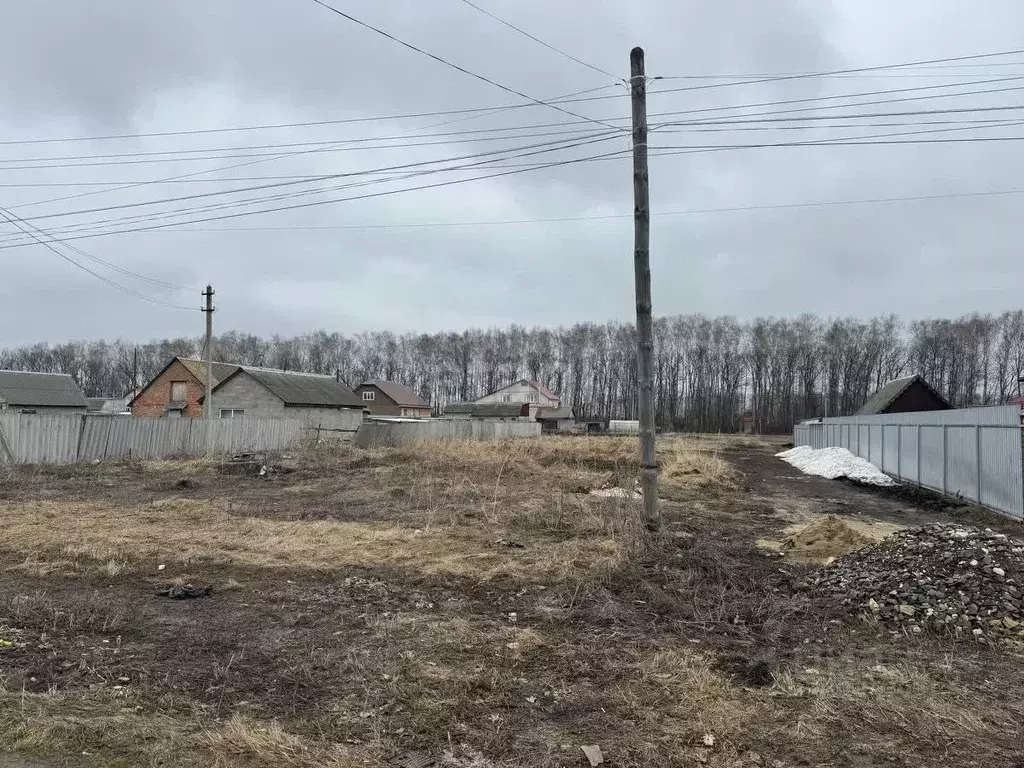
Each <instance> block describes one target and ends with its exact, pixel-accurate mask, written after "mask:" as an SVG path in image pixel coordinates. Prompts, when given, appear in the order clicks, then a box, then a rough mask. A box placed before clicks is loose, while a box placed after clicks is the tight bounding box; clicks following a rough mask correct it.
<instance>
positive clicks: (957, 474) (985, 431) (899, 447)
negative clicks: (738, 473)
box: [793, 406, 1024, 517]
mask: <svg viewBox="0 0 1024 768" xmlns="http://www.w3.org/2000/svg"><path fill="white" fill-rule="evenodd" d="M819 436H820V439H819ZM793 438H794V444H795V445H811V446H814V447H821V446H822V444H824V445H835V446H841V447H844V448H847V449H848V450H850V451H851V452H852V453H855V454H857V455H858V456H862V457H864V458H865V459H867V460H868V461H870V462H871V463H872V464H874V465H875V466H877V467H879V468H880V469H882V470H883V471H885V472H887V473H889V474H891V475H894V476H895V477H897V479H899V480H903V481H910V482H915V483H919V484H920V485H922V486H924V487H927V488H931V489H934V490H937V491H941V492H944V493H949V494H952V495H959V496H960V497H961V498H963V499H966V500H969V501H975V502H979V503H981V504H983V505H984V506H987V507H990V508H992V509H996V510H999V511H1001V512H1006V513H1009V514H1012V515H1014V516H1017V517H1021V516H1024V463H1022V447H1021V442H1022V427H1021V409H1020V408H1018V407H1017V406H997V407H992V408H964V409H960V410H950V411H924V412H917V413H895V414H883V415H880V416H847V417H843V418H826V419H824V420H823V423H822V424H801V425H799V426H798V427H797V428H796V429H794V432H793Z"/></svg>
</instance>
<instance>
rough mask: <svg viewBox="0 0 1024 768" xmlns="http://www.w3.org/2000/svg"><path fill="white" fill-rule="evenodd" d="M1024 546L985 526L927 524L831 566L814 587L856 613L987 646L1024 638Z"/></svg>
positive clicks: (1023, 543)
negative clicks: (991, 641) (995, 640)
mask: <svg viewBox="0 0 1024 768" xmlns="http://www.w3.org/2000/svg"><path fill="white" fill-rule="evenodd" d="M1022 583H1024V542H1022V541H1019V540H1017V539H1012V538H1010V537H1008V536H1006V535H1005V534H1002V533H995V532H993V531H992V530H990V529H988V528H986V529H985V530H980V529H978V528H969V527H964V526H959V525H928V526H925V527H923V528H909V529H906V530H903V531H899V532H897V533H894V534H892V535H891V536H889V537H888V538H886V539H884V540H883V541H881V542H879V543H878V544H876V545H874V546H871V547H868V548H865V549H860V550H857V551H855V552H851V553H849V554H847V555H844V556H843V557H841V558H839V559H838V560H836V561H835V562H833V563H832V564H830V565H828V566H826V567H825V568H823V569H822V570H821V571H819V572H818V575H817V576H816V577H814V578H813V579H812V581H811V585H812V587H813V588H814V589H815V590H816V591H817V592H818V593H819V594H822V595H824V596H826V597H828V598H830V599H831V600H833V601H834V602H835V604H837V605H840V606H842V607H843V608H845V609H846V610H847V611H849V612H850V613H852V614H857V615H862V616H875V617H877V618H878V619H879V620H881V621H885V622H888V623H891V624H897V625H900V626H903V627H905V628H907V629H908V630H909V631H911V632H914V633H920V632H922V631H925V630H930V631H940V632H945V633H948V634H951V635H954V636H956V637H965V638H974V639H977V640H979V641H986V640H988V639H990V638H1004V637H1008V636H1009V637H1015V638H1018V639H1024V589H1022V586H1021V585H1022Z"/></svg>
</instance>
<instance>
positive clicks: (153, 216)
mask: <svg viewBox="0 0 1024 768" xmlns="http://www.w3.org/2000/svg"><path fill="white" fill-rule="evenodd" d="M610 138H613V137H611V136H607V135H605V136H599V137H595V138H591V139H587V140H583V141H578V142H576V143H575V144H569V145H565V146H555V147H549V146H545V147H544V148H541V149H535V150H533V151H530V152H520V153H519V154H518V155H514V156H513V158H516V157H528V156H532V155H538V154H544V153H547V152H552V151H560V150H564V149H574V148H576V147H580V146H585V145H588V144H594V143H598V142H602V141H607V140H609V139H610ZM624 151H626V150H624ZM612 154H615V153H612ZM492 163H493V160H479V161H477V162H472V163H467V164H463V165H460V166H451V167H447V168H440V169H426V170H420V171H415V172H412V173H407V174H404V175H400V176H394V177H390V178H386V179H374V180H369V181H363V182H357V183H349V184H342V185H336V186H334V187H330V188H326V189H316V190H307V191H302V192H293V193H286V194H279V195H269V196H262V197H258V198H250V199H247V200H240V201H233V202H226V203H217V204H213V205H205V206H198V207H192V208H179V209H177V210H172V211H164V212H155V213H148V214H140V215H135V216H127V217H122V218H112V219H103V220H99V221H92V222H82V223H78V224H72V225H68V226H65V227H63V228H59V229H58V230H56V231H59V232H61V233H62V234H65V233H74V232H82V231H89V230H93V229H96V228H97V227H101V226H109V225H117V224H129V223H131V224H136V223H142V222H148V221H158V220H161V219H167V218H175V217H180V216H184V215H189V214H195V213H202V212H210V211H216V210H224V209H230V208H239V207H244V206H247V205H252V204H255V203H267V202H270V201H274V200H283V199H294V198H296V197H302V196H308V195H314V194H323V193H326V192H330V191H337V190H340V189H350V188H352V187H360V186H367V185H371V184H378V183H388V182H392V181H403V180H406V179H410V178H416V177H418V176H423V175H430V174H434V173H441V172H452V171H462V170H467V169H471V168H475V167H478V166H482V165H490V164H492ZM537 167H543V166H537V165H527V166H525V170H533V169H535V168H537ZM485 178H486V177H485ZM414 189H418V188H414ZM400 191H403V190H393V191H392V192H400ZM388 194H391V192H389V193H388ZM369 196H372V195H366V196H364V197H369ZM353 199H358V198H353ZM327 202H330V201H327ZM299 207H304V206H299ZM275 210H277V209H275ZM36 218H42V217H36Z"/></svg>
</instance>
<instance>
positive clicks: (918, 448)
mask: <svg viewBox="0 0 1024 768" xmlns="http://www.w3.org/2000/svg"><path fill="white" fill-rule="evenodd" d="M917 484H918V485H921V425H920V424H918V425H917Z"/></svg>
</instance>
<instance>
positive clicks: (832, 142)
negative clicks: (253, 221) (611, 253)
mask: <svg viewBox="0 0 1024 768" xmlns="http://www.w3.org/2000/svg"><path fill="white" fill-rule="evenodd" d="M941 130H943V129H936V130H927V131H910V132H898V133H892V134H877V135H869V136H863V137H853V138H852V139H850V140H846V139H844V140H836V139H822V140H817V141H807V142H772V143H760V144H733V145H688V146H666V147H658V148H652V149H654V150H655V154H656V156H668V155H677V154H693V153H702V152H718V151H726V150H736V149H756V148H770V147H803V146H859V145H863V146H872V145H896V144H937V143H943V144H944V143H953V142H956V143H962V142H986V141H1008V140H1021V139H1024V136H1018V137H973V138H967V139H916V140H886V139H884V138H881V139H876V138H875V136H877V137H887V136H904V135H912V134H916V133H935V132H940V131H941ZM954 130H955V129H954ZM597 140H606V139H597ZM592 141H593V140H592ZM621 154H622V153H621V152H612V153H607V154H605V155H599V156H596V157H590V158H577V159H575V160H570V161H562V162H555V163H549V164H543V165H537V166H532V167H528V168H525V169H522V170H535V169H537V168H543V167H555V166H558V165H563V164H566V163H571V162H581V161H586V160H594V159H602V158H610V157H614V156H618V155H621ZM518 172H522V171H521V170H512V171H505V172H502V173H498V174H493V175H488V176H482V177H472V178H469V179H459V180H454V181H449V182H441V183H438V184H428V185H420V186H415V187H410V188H402V189H397V190H388V191H385V192H378V193H370V194H365V195H358V196H353V197H347V198H336V199H331V200H324V201H313V202H308V203H299V204H292V205H287V206H279V207H275V208H271V209H264V210H257V211H242V212H237V213H231V214H222V215H218V216H213V217H206V218H201V219H196V220H194V221H195V223H201V222H206V221H215V220H221V219H225V218H235V217H238V216H249V215H256V214H260V213H271V212H277V211H283V210H292V209H296V208H305V207H310V206H315V205H322V204H328V203H334V202H344V201H349V200H359V199H366V198H370V197H379V196H385V195H392V194H397V193H400V192H405V191H416V190H420V189H428V188H433V187H438V186H448V185H450V184H455V183H464V182H466V181H475V180H478V179H482V178H493V177H496V176H504V175H508V174H510V173H518ZM412 175H417V174H412ZM389 181H390V179H389ZM325 191H328V190H318V191H316V192H307V193H294V194H292V195H280V196H277V199H281V198H287V197H296V196H300V195H303V194H315V193H319V192H325ZM271 199H274V198H273V197H271V198H264V199H255V200H247V201H241V202H237V203H227V204H222V205H220V206H212V207H209V208H210V210H215V209H217V208H221V209H223V208H224V207H238V206H243V205H250V204H254V203H260V202H269V201H270V200H271ZM201 210H202V209H198V210H197V209H193V210H189V209H184V210H181V211H178V212H170V213H163V214H153V215H148V216H143V217H128V218H127V219H120V220H118V219H113V220H108V221H106V222H94V223H91V224H90V223H86V224H82V225H78V231H81V230H82V229H86V230H88V229H90V228H95V227H96V226H99V225H107V224H113V225H116V224H120V223H128V222H129V221H131V219H132V218H135V219H142V220H143V221H146V220H148V221H152V220H154V219H157V220H158V219H160V218H171V217H174V216H176V215H187V214H189V213H195V212H199V211H201ZM135 223H141V222H135ZM181 223H184V222H170V223H165V224H157V225H153V226H152V228H161V227H163V226H174V225H175V224H181ZM64 231H74V228H73V227H69V228H68V229H67V230H64ZM130 231H134V230H132V229H126V230H117V232H130ZM104 234H105V233H104ZM111 234H113V233H111ZM5 247H10V246H9V245H8V246H5Z"/></svg>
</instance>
